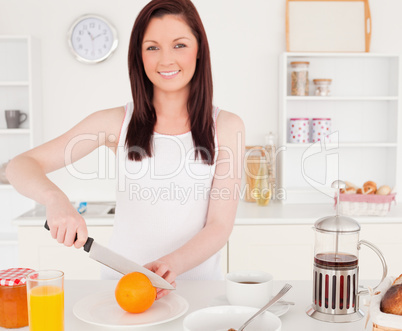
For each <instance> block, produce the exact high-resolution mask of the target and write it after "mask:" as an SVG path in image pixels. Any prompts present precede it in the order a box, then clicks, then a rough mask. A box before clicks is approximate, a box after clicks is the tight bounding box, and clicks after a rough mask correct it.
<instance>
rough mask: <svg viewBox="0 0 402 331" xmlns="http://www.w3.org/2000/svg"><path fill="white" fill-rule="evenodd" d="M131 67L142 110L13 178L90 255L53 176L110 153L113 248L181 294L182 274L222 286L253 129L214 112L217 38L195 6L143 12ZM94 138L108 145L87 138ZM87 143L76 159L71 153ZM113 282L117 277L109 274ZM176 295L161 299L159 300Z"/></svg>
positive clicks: (103, 125)
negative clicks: (212, 43)
mask: <svg viewBox="0 0 402 331" xmlns="http://www.w3.org/2000/svg"><path fill="white" fill-rule="evenodd" d="M128 66H129V75H130V81H131V89H132V96H133V102H131V103H128V104H127V105H126V106H125V107H117V108H113V109H107V110H103V111H99V112H96V113H94V114H91V115H90V116H88V117H87V118H85V119H84V120H83V121H82V122H80V123H79V124H78V125H76V126H75V127H73V128H72V129H71V130H69V131H68V132H66V133H64V134H63V135H61V136H60V137H58V138H56V139H54V140H52V141H50V142H47V143H45V144H43V145H41V146H39V147H36V148H34V149H32V150H30V151H27V152H25V153H23V154H21V155H19V156H17V157H15V158H14V159H13V160H12V161H11V162H10V164H9V166H8V168H7V177H8V179H9V180H10V182H11V183H12V184H13V185H14V186H15V188H16V189H17V190H18V191H19V192H20V193H21V194H24V195H26V196H27V197H30V198H32V199H34V200H35V201H37V202H38V203H41V204H43V205H45V206H46V217H47V221H48V224H49V227H50V232H51V235H52V237H53V238H55V239H57V241H58V242H59V243H63V244H64V245H66V246H72V245H73V244H74V246H75V247H76V248H80V247H82V245H83V244H84V243H85V241H86V239H87V237H88V232H87V227H86V224H85V221H84V219H83V217H82V216H81V215H80V214H79V213H78V212H77V211H76V210H75V209H74V207H73V206H72V205H71V203H70V201H69V199H68V197H67V196H66V195H65V194H64V193H63V192H62V191H61V190H60V189H59V188H58V187H57V186H56V185H55V184H54V183H52V182H51V181H50V180H49V179H48V178H47V177H46V174H47V173H49V172H51V171H54V170H56V169H59V168H61V167H63V166H66V165H68V164H69V163H72V162H75V161H77V160H79V159H81V158H82V157H84V156H85V155H87V154H89V153H90V152H92V151H93V150H94V149H96V148H97V147H99V146H101V145H106V146H107V147H109V148H110V149H111V150H112V151H113V152H114V153H115V154H116V159H117V162H118V185H117V186H118V189H117V196H116V214H115V221H114V229H113V235H112V239H111V243H110V247H111V248H112V249H113V250H115V251H117V252H118V253H120V254H123V255H125V256H126V257H128V258H130V259H132V260H134V261H136V262H138V263H142V264H145V266H146V267H147V268H148V269H150V270H152V271H154V272H155V273H156V274H158V275H160V276H162V277H164V278H165V279H166V280H167V281H168V282H170V283H171V284H172V285H174V286H175V279H176V277H177V276H179V275H180V277H182V278H186V279H216V278H220V277H221V274H220V262H219V251H220V249H221V248H222V247H223V246H224V245H225V243H226V241H227V240H228V237H229V235H230V233H231V230H232V228H233V223H234V219H235V214H236V209H237V203H238V194H237V193H238V192H239V191H238V188H239V186H240V177H241V172H242V169H241V164H242V155H243V149H244V126H243V123H242V121H241V119H240V118H239V117H237V116H236V115H234V114H232V113H229V112H226V111H220V110H219V109H218V108H216V107H213V105H212V74H211V65H210V55H209V47H208V42H207V37H206V34H205V31H204V28H203V25H202V22H201V19H200V17H199V15H198V13H197V10H196V9H195V7H194V5H193V4H192V3H191V1H190V0H153V1H151V2H150V3H148V4H147V5H146V6H145V7H144V8H143V10H142V11H141V12H140V14H139V15H138V17H137V19H136V22H135V24H134V27H133V31H132V35H131V39H130V46H129V56H128ZM100 133H106V134H100ZM87 134H94V135H97V136H98V137H99V139H98V140H96V141H93V140H88V139H82V140H80V139H79V137H80V136H83V135H87ZM77 137H78V140H79V143H77V144H75V145H74V148H73V149H72V152H71V155H69V157H68V160H67V159H65V150H66V148H67V146H68V144H69V142H71V141H72V139H75V140H77ZM116 137H118V138H117V139H116ZM218 137H219V140H218ZM76 234H77V236H78V239H77V241H75V242H74V238H75V235H76ZM103 276H104V277H107V278H110V277H117V276H116V275H115V274H113V272H112V271H108V270H104V273H103ZM167 293H168V291H166V290H160V291H158V298H160V297H162V296H164V295H166V294H167Z"/></svg>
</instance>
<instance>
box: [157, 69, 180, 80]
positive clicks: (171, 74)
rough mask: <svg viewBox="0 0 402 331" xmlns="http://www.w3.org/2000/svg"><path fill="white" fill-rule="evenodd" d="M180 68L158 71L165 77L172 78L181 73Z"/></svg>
mask: <svg viewBox="0 0 402 331" xmlns="http://www.w3.org/2000/svg"><path fill="white" fill-rule="evenodd" d="M179 72H180V70H175V71H158V73H159V74H160V75H161V76H162V77H163V78H165V79H172V78H174V77H176V76H177V75H178V74H179Z"/></svg>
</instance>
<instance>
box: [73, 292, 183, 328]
mask: <svg viewBox="0 0 402 331" xmlns="http://www.w3.org/2000/svg"><path fill="white" fill-rule="evenodd" d="M187 310H188V302H187V301H186V300H185V299H184V298H183V297H181V296H179V295H177V294H175V293H170V294H169V295H167V296H165V297H163V298H162V299H160V300H157V301H155V302H154V304H153V305H152V306H151V308H149V309H148V310H147V311H145V312H143V313H140V314H130V313H128V312H126V311H124V310H123V309H122V308H120V306H119V305H118V303H117V301H116V299H115V297H114V292H112V291H107V292H101V293H94V294H91V295H89V296H87V297H85V298H83V299H81V300H80V301H78V302H77V303H76V304H75V305H74V308H73V312H74V315H75V316H76V317H77V318H79V319H80V320H82V321H84V322H87V323H90V324H95V325H99V326H107V327H116V328H133V327H142V326H149V325H155V324H161V323H165V322H168V321H171V320H174V319H176V318H178V317H180V316H182V315H183V314H184V313H185V312H186V311H187Z"/></svg>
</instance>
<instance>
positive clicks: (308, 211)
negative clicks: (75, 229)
mask: <svg viewBox="0 0 402 331" xmlns="http://www.w3.org/2000/svg"><path fill="white" fill-rule="evenodd" d="M112 205H113V203H112V202H105V203H104V205H102V204H100V203H97V204H94V205H93V206H90V205H88V211H87V212H86V213H84V214H83V216H84V217H85V220H86V222H87V225H88V226H112V225H113V215H112V214H107V211H108V210H109V209H110V208H111V206H112ZM90 207H91V209H90ZM330 215H335V209H334V206H333V204H281V203H278V202H270V204H269V205H268V206H265V207H260V206H258V205H257V204H255V203H249V202H245V201H240V203H239V206H238V210H237V214H236V221H235V224H236V225H257V224H259V225H261V224H266V225H284V224H314V223H315V221H317V220H318V219H319V218H321V217H324V216H330ZM45 218H46V216H45V209H44V207H43V206H38V207H37V209H36V210H34V211H30V212H28V213H25V214H24V215H22V216H21V217H18V218H17V219H15V220H14V221H13V222H14V224H16V225H18V226H43V224H44V222H45ZM353 218H355V219H356V220H357V221H358V222H359V223H361V224H370V223H371V224H376V223H401V222H402V206H400V205H395V204H392V206H391V210H390V212H389V213H388V214H387V215H386V216H359V217H353Z"/></svg>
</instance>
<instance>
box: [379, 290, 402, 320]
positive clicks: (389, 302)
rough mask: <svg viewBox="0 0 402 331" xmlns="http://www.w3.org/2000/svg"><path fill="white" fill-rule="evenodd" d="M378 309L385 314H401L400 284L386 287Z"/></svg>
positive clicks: (401, 291)
mask: <svg viewBox="0 0 402 331" xmlns="http://www.w3.org/2000/svg"><path fill="white" fill-rule="evenodd" d="M380 310H381V311H382V312H383V313H386V314H394V315H402V284H397V285H392V286H391V287H390V288H389V289H388V291H387V292H386V293H385V294H384V296H383V297H382V299H381V304H380Z"/></svg>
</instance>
